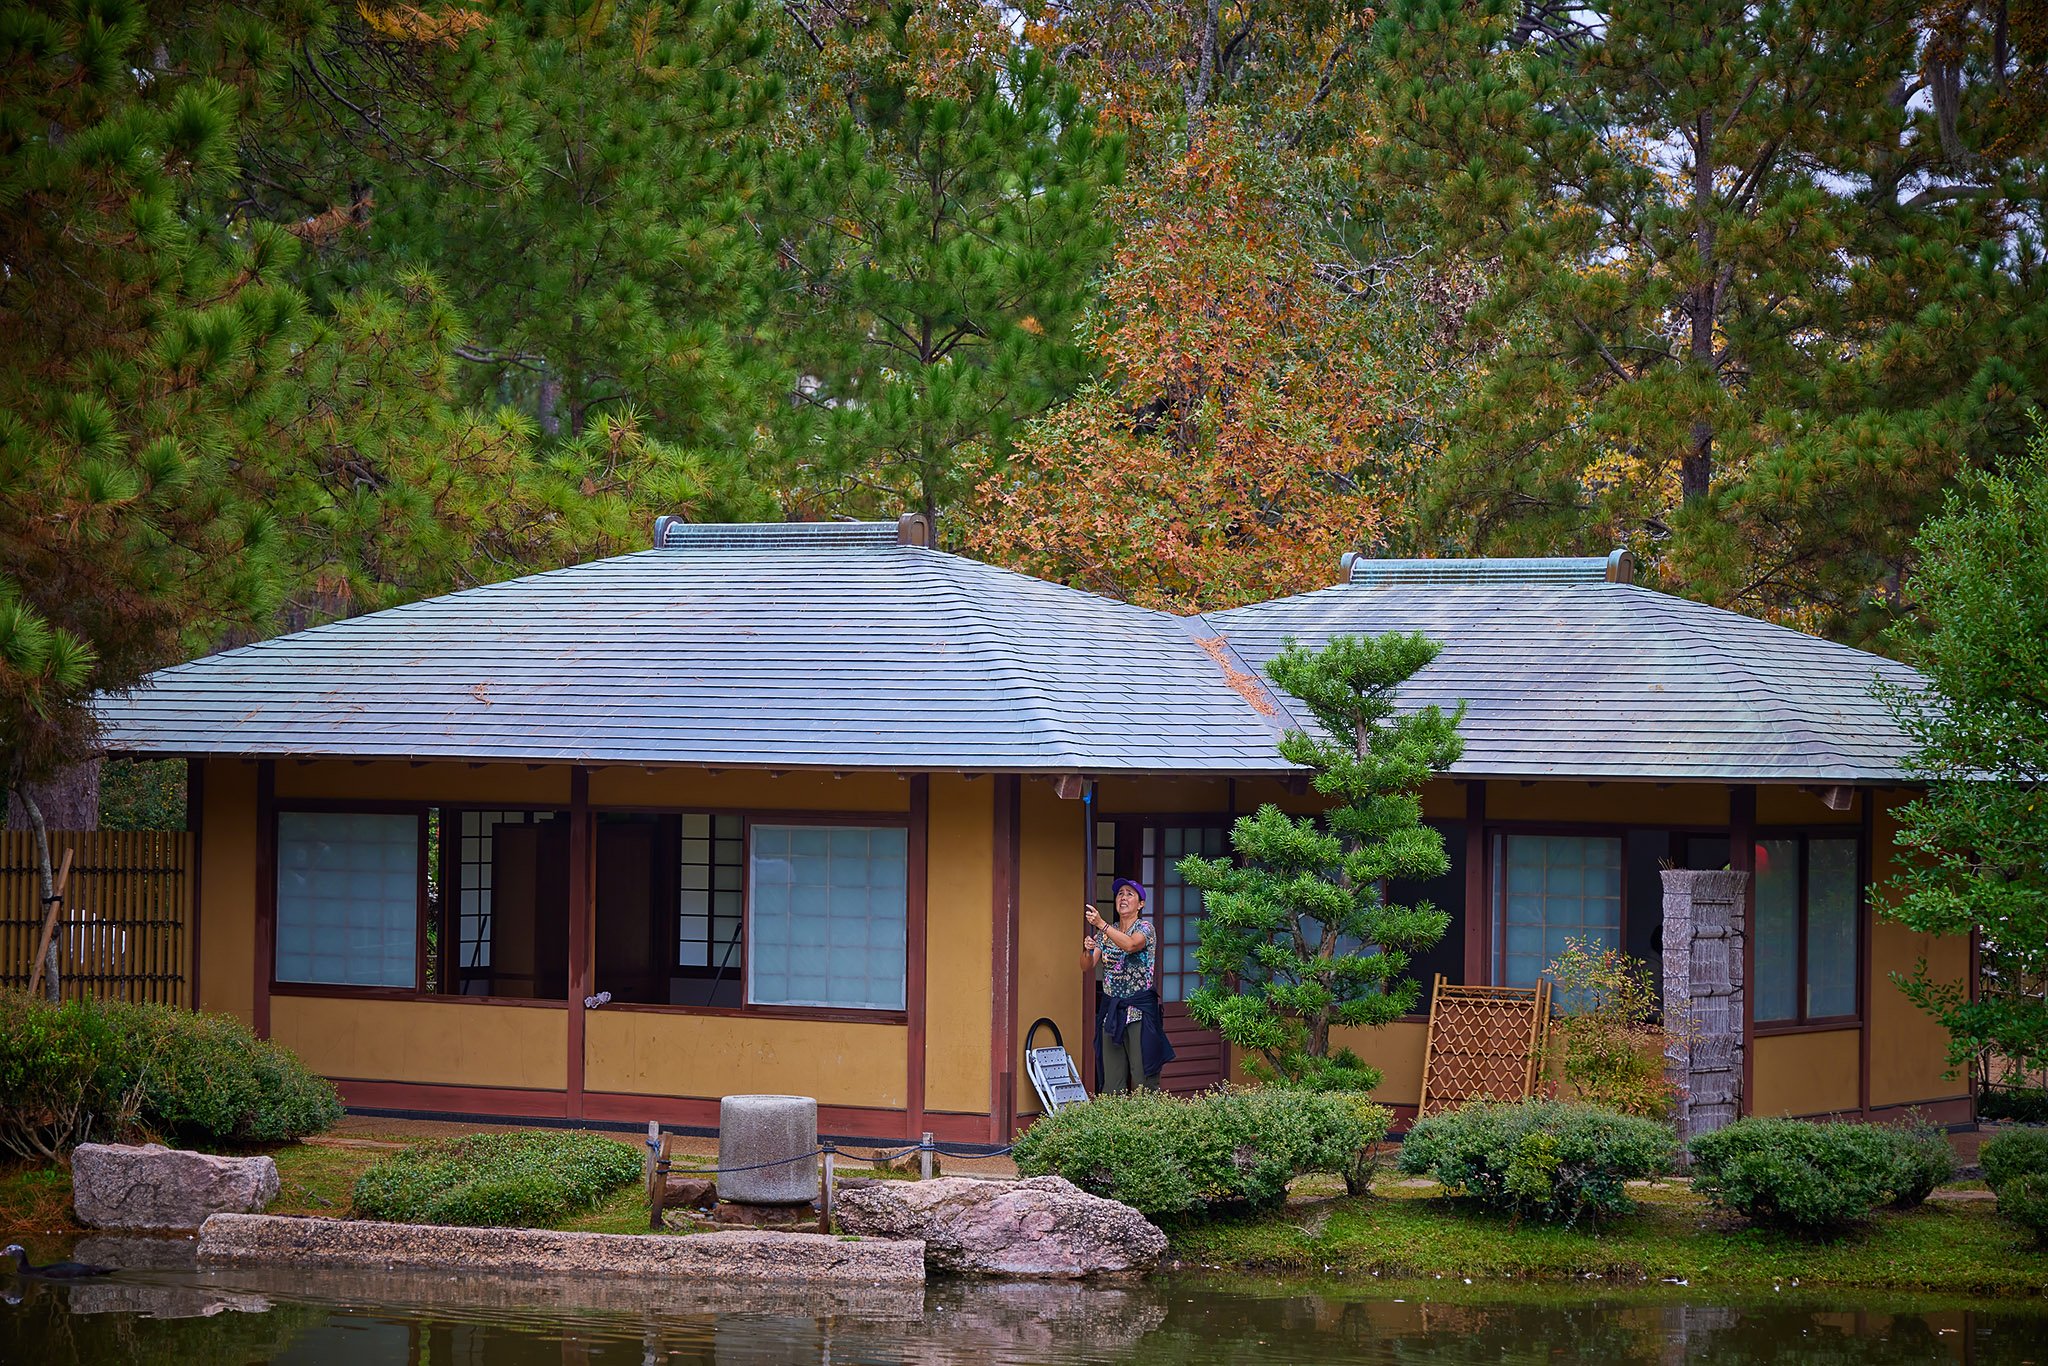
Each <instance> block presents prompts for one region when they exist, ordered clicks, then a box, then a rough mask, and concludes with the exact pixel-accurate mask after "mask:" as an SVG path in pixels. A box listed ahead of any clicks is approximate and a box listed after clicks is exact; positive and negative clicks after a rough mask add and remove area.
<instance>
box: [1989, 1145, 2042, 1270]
mask: <svg viewBox="0 0 2048 1366" xmlns="http://www.w3.org/2000/svg"><path fill="white" fill-rule="evenodd" d="M1977 1160H1978V1162H1980V1163H1981V1164H1983V1167H1984V1183H1985V1184H1986V1185H1988V1186H1990V1187H1991V1193H1992V1194H1993V1195H1996V1196H1997V1197H1998V1212H1999V1213H2000V1214H2002V1215H2004V1216H2005V1217H2006V1218H2008V1219H2010V1220H2012V1221H2013V1222H2014V1223H2016V1224H2018V1225H2019V1226H2020V1227H2021V1228H2024V1229H2027V1230H2029V1231H2030V1232H2032V1233H2033V1235H2034V1239H2035V1241H2036V1242H2039V1243H2041V1244H2043V1245H2044V1246H2048V1129H2013V1130H2011V1131H2009V1132H2007V1133H2002V1134H1999V1135H1998V1136H1997V1137H1995V1138H1991V1139H1987V1140H1986V1141H1985V1143H1984V1147H1983V1148H1982V1149H1981V1150H1980V1151H1979V1152H1978V1154H1977Z"/></svg>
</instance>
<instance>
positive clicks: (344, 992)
mask: <svg viewBox="0 0 2048 1366" xmlns="http://www.w3.org/2000/svg"><path fill="white" fill-rule="evenodd" d="M270 994H271V995H272V996H325V997H333V998H336V999H339V1000H348V1001H419V1002H424V1003H425V1004H427V1005H436V1006H444V1005H464V1006H518V1007H520V1008H521V1009H525V1010H566V1009H567V1008H568V1005H569V1003H568V1002H567V1001H548V1000H541V999H538V998H536V997H532V996H448V995H443V994H442V993H441V992H438V991H409V990H407V989H406V988H404V987H351V986H340V985H336V984H335V983H332V982H280V981H273V982H272V983H271V984H270Z"/></svg>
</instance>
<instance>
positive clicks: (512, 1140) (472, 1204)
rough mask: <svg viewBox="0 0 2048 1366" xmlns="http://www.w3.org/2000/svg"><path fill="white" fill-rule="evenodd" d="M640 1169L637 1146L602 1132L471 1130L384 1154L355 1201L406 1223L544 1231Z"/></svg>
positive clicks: (591, 1205)
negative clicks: (481, 1131) (473, 1131)
mask: <svg viewBox="0 0 2048 1366" xmlns="http://www.w3.org/2000/svg"><path fill="white" fill-rule="evenodd" d="M641 1170H642V1165H641V1158H640V1156H639V1155H638V1154H637V1153H635V1152H634V1151H633V1150H632V1149H631V1148H629V1147H627V1146H626V1145H625V1144H623V1143H617V1142H614V1141H612V1140H611V1139H609V1138H601V1137H599V1136H598V1135H596V1134H579V1133H564V1132H562V1131H560V1130H553V1129H536V1130H532V1131H528V1132H523V1133H493V1134H469V1135H466V1136H464V1137H461V1138H448V1139H437V1140H431V1141H429V1142H425V1143H418V1144H414V1145H413V1146H412V1147H410V1148H405V1149H402V1150H400V1151H398V1152H394V1153H390V1154H388V1155H386V1156H385V1157H382V1158H380V1159H379V1160H378V1161H377V1162H375V1163H373V1164H372V1165H371V1167H370V1169H369V1170H368V1171H366V1172H364V1173H363V1174H362V1176H361V1177H359V1178H357V1180H356V1184H355V1206H356V1212H357V1213H358V1214H361V1215H363V1216H365V1217H368V1218H373V1219H393V1220H399V1221H401V1222H405V1223H418V1224H468V1225H475V1226H482V1227H495V1228H538V1227H545V1226H548V1225H552V1224H554V1223H555V1222H556V1221H558V1220H561V1219H565V1218H568V1217H570V1216H571V1215H577V1214H582V1213H585V1212H586V1211H589V1210H592V1209H595V1208H596V1207H597V1206H598V1205H600V1204H602V1203H604V1202H605V1201H606V1200H607V1199H609V1198H610V1197H612V1196H614V1195H616V1194H618V1193H619V1191H620V1190H621V1189H624V1188H628V1187H630V1186H632V1185H633V1184H634V1183H636V1182H637V1181H638V1180H639V1179H640V1173H641Z"/></svg>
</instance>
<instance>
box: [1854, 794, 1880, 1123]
mask: <svg viewBox="0 0 2048 1366" xmlns="http://www.w3.org/2000/svg"><path fill="white" fill-rule="evenodd" d="M1875 797H1876V793H1875V792H1873V791H1872V790H1870V789H1868V788H1866V789H1864V790H1863V791H1860V792H1858V793H1857V794H1856V803H1857V807H1858V808H1859V809H1858V810H1857V812H1856V1018H1857V1019H1858V1020H1860V1021H1862V1037H1860V1038H1859V1039H1857V1041H1856V1101H1857V1103H1858V1104H1859V1105H1861V1106H1862V1107H1863V1113H1864V1114H1866V1115H1867V1114H1869V1113H1870V1031H1871V1013H1870V988H1871V983H1870V940H1871V937H1872V935H1873V934H1874V933H1875V931H1876V924H1877V921H1876V908H1875V907H1874V906H1872V905H1871V901H1870V875H1871V862H1872V860H1873V859H1874V858H1875V857H1876V850H1877V803H1876V801H1875V800H1874V799H1875Z"/></svg>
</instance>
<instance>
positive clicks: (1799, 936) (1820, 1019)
mask: <svg viewBox="0 0 2048 1366" xmlns="http://www.w3.org/2000/svg"><path fill="white" fill-rule="evenodd" d="M1817 839H1823V840H1854V841H1855V842H1856V872H1855V878H1856V888H1855V895H1856V905H1855V910H1854V919H1855V922H1856V962H1855V965H1854V966H1853V967H1852V968H1851V969H1850V972H1851V974H1852V976H1853V978H1854V985H1855V1010H1854V1011H1853V1013H1851V1014H1848V1015H1824V1016H1809V1015H1807V1013H1806V997H1807V987H1808V983H1809V981H1810V980H1811V973H1812V965H1811V963H1810V962H1809V961H1808V952H1807V950H1808V944H1807V940H1808V939H1809V938H1810V937H1811V935H1810V930H1811V924H1810V922H1811V918H1812V904H1811V883H1812V872H1813V866H1812V860H1813V841H1815V840H1817ZM1771 840H1796V841H1798V845H1799V859H1798V872H1797V875H1796V877H1797V881H1798V892H1799V896H1798V911H1797V916H1796V919H1795V920H1794V923H1793V929H1792V935H1793V941H1794V944H1793V950H1794V961H1795V964H1796V966H1795V968H1794V971H1795V973H1796V974H1797V975H1796V977H1795V978H1794V982H1795V984H1796V985H1795V992H1796V994H1795V996H1794V1009H1795V1010H1796V1011H1797V1012H1798V1013H1797V1014H1795V1015H1793V1016H1792V1017H1791V1018H1790V1019H1785V1020H1764V1021H1760V1022H1758V1024H1757V1027H1756V1033H1758V1034H1796V1033H1798V1032H1799V1031H1800V1030H1801V1029H1803V1028H1805V1027H1807V1026H1814V1027H1817V1028H1821V1029H1835V1028H1840V1027H1841V1026H1842V1025H1844V1024H1860V1023H1862V1021H1864V1020H1865V1019H1866V1018H1868V1015H1869V1009H1868V1003H1869V993H1868V991H1867V989H1866V983H1865V980H1864V979H1865V978H1866V977H1867V976H1868V975H1869V966H1870V964H1869V956H1870V933H1869V920H1870V898H1869V897H1868V896H1867V895H1866V888H1867V885H1868V883H1869V879H1870V850H1871V841H1870V838H1869V837H1868V836H1867V835H1866V833H1865V831H1864V830H1863V828H1862V826H1860V825H1765V826H1758V827H1757V828H1756V831H1755V837H1754V840H1753V841H1752V845H1751V847H1752V849H1754V847H1755V846H1756V845H1759V844H1763V843H1766V842H1768V841H1771ZM1754 880H1755V876H1754V869H1752V871H1751V881H1752V882H1754ZM1752 904H1753V903H1752ZM1746 942H1747V941H1745V943H1746Z"/></svg>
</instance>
